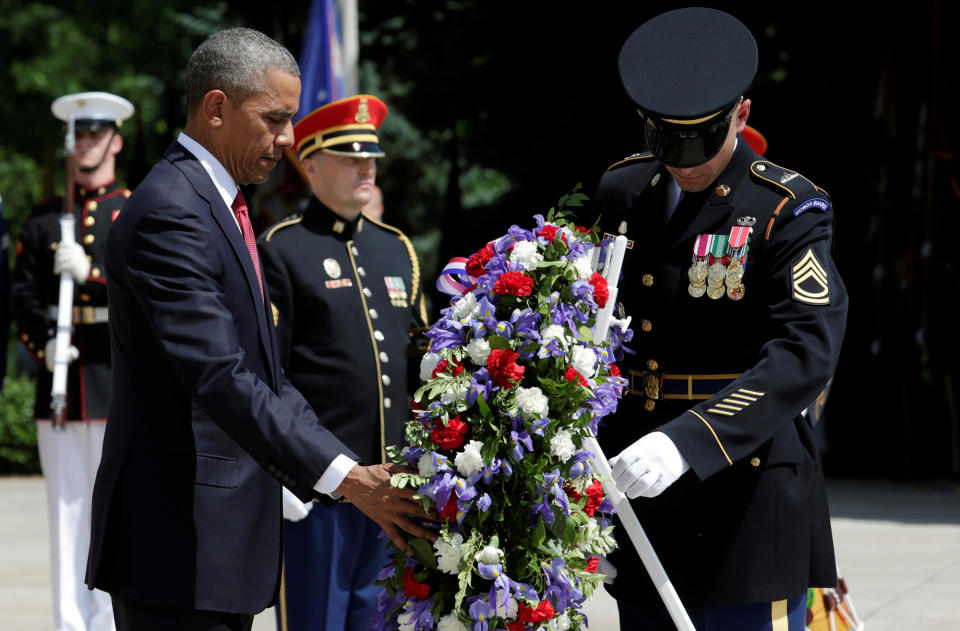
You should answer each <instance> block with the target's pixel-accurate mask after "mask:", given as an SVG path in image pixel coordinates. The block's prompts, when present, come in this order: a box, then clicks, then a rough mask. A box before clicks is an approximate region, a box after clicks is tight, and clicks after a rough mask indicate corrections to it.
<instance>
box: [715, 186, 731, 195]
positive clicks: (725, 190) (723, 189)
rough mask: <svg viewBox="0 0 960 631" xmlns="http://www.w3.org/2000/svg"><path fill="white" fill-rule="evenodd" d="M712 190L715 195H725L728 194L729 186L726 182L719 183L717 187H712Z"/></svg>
mask: <svg viewBox="0 0 960 631" xmlns="http://www.w3.org/2000/svg"><path fill="white" fill-rule="evenodd" d="M713 192H714V193H716V194H717V197H726V196H727V195H729V194H730V187H729V186H727V185H726V184H721V185H720V186H718V187H717V188H715V189H713Z"/></svg>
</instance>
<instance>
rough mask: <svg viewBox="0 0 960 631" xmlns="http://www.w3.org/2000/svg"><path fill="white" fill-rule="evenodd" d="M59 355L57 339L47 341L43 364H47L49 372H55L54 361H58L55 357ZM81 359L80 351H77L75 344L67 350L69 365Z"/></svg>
mask: <svg viewBox="0 0 960 631" xmlns="http://www.w3.org/2000/svg"><path fill="white" fill-rule="evenodd" d="M56 354H57V338H55V337H51V338H50V339H49V340H47V345H46V346H44V347H43V363H44V364H46V366H47V370H49V371H50V372H53V369H54V360H55V359H56V358H55V357H54V355H56ZM78 357H80V351H79V350H77V347H76V346H74V345H73V344H71V345H70V347H69V348H68V349H67V363H68V364H69V363H72V362H73V361H74V360H76V359H77V358H78Z"/></svg>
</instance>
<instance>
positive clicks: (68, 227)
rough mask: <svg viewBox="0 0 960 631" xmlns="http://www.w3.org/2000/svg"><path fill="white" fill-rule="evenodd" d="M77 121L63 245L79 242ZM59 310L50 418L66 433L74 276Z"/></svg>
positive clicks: (63, 276) (66, 281)
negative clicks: (75, 192) (75, 205)
mask: <svg viewBox="0 0 960 631" xmlns="http://www.w3.org/2000/svg"><path fill="white" fill-rule="evenodd" d="M73 121H74V117H73V115H72V114H71V115H70V120H69V121H68V122H67V135H66V138H65V140H64V149H65V151H64V153H65V154H66V169H67V190H66V191H65V192H64V196H63V213H62V214H61V215H60V243H75V242H76V237H75V235H76V227H75V219H74V217H73V188H74V177H75V174H74V165H73V151H74V148H75V142H76V140H75V137H74V125H73ZM57 304H58V306H57V337H56V340H57V341H56V347H55V351H54V355H53V385H52V386H51V388H50V418H51V421H52V425H53V429H54V430H57V431H63V429H64V428H65V423H66V414H67V370H68V365H69V363H70V335H71V328H72V326H73V276H71V275H70V272H61V273H60V299H59V301H58V303H57Z"/></svg>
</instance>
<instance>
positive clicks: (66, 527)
mask: <svg viewBox="0 0 960 631" xmlns="http://www.w3.org/2000/svg"><path fill="white" fill-rule="evenodd" d="M51 109H52V110H53V114H54V115H55V116H56V117H57V118H59V119H60V120H62V121H69V120H70V119H71V118H72V119H73V129H74V137H75V138H74V139H75V150H74V154H73V160H72V163H73V165H74V168H75V172H74V177H75V181H76V185H75V187H74V191H73V195H74V207H73V213H74V219H75V226H76V243H69V242H63V243H61V233H60V223H59V219H60V215H61V214H62V213H63V212H64V200H63V198H62V197H53V198H50V199H47V200H45V201H43V202H40V203H39V204H38V205H37V206H36V207H34V209H33V210H32V211H31V213H30V216H29V217H27V220H26V221H25V222H24V224H23V226H22V227H21V229H20V234H19V238H18V239H17V256H16V264H15V267H14V272H13V283H12V287H11V292H10V295H11V300H12V303H13V314H14V319H15V321H16V323H17V326H18V330H19V338H20V341H21V342H22V343H23V344H24V345H25V346H26V348H27V350H29V351H30V353H31V354H32V355H33V356H34V357H35V358H36V359H37V361H38V362H39V363H40V366H41V368H40V371H39V377H38V379H37V396H36V402H35V407H34V415H35V416H36V419H37V441H38V444H39V449H40V465H41V467H42V469H43V475H44V479H45V480H46V484H47V503H48V509H49V516H50V546H51V550H50V562H51V585H52V588H53V604H54V607H53V612H54V620H55V626H56V629H58V630H61V629H70V630H86V629H91V630H93V629H98V630H99V629H113V628H114V623H113V611H112V609H111V606H110V596H109V595H107V594H105V593H104V592H101V591H99V590H95V591H93V592H91V591H89V590H87V587H86V586H85V585H84V584H83V575H84V569H85V567H86V561H87V548H88V546H89V539H90V505H91V494H92V492H93V482H94V478H95V476H96V473H97V467H98V466H99V464H100V452H101V448H102V445H103V432H104V426H105V421H106V417H107V408H108V406H109V403H110V338H109V335H108V331H107V321H108V314H107V285H106V278H105V276H104V273H103V252H104V243H105V241H106V237H107V231H108V230H109V229H110V225H111V223H113V220H114V219H115V218H116V216H117V214H118V213H119V212H120V209H121V208H122V207H123V204H124V202H125V201H126V199H127V197H129V196H130V191H129V190H128V189H126V188H124V187H123V186H120V185H119V184H117V181H116V176H115V161H116V156H117V154H118V153H119V152H120V150H121V148H122V147H123V138H122V137H121V136H120V134H119V130H120V125H121V124H122V121H124V120H126V119H127V118H129V117H130V116H131V115H132V114H133V105H131V104H130V102H129V101H127V100H126V99H124V98H121V97H119V96H116V95H113V94H108V93H105V92H84V93H81V94H71V95H68V96H63V97H61V98H59V99H57V100H56V101H54V102H53V105H52V107H51ZM62 272H68V273H70V275H72V276H73V278H74V282H75V289H74V295H73V298H74V303H73V304H74V306H73V332H72V335H71V340H70V344H71V346H70V358H71V360H72V362H71V364H70V368H69V372H68V377H67V408H66V416H65V418H66V420H67V423H66V426H65V427H64V428H62V430H57V429H55V428H53V427H52V423H51V410H50V404H51V401H50V389H51V383H52V379H53V374H52V373H53V359H54V358H53V355H54V346H55V328H56V320H57V308H58V299H59V287H60V274H61V273H62Z"/></svg>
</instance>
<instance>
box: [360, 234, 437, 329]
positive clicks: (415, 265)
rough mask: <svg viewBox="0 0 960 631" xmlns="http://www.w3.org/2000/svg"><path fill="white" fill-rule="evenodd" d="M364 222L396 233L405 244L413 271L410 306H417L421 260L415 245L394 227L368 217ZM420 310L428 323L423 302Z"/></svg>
mask: <svg viewBox="0 0 960 631" xmlns="http://www.w3.org/2000/svg"><path fill="white" fill-rule="evenodd" d="M363 221H369V222H370V223H372V224H373V225H375V226H378V227H380V228H383V229H384V230H388V231H390V232H393V233H395V234H396V235H397V238H399V239H400V242H401V243H403V247H405V248H406V249H407V255H408V256H409V257H410V270H411V278H410V284H411V285H413V287H412V288H411V289H410V291H411V294H410V304H411V305H415V304H417V294H418V293H419V292H420V260H419V259H418V258H417V252H416V250H414V249H413V243H412V242H411V241H410V239H408V238H407V235H405V234H403V232H401V231H400V230H399V229H397V228H394V227H393V226H390V225H387V224H385V223H383V222H380V221H377V220H376V219H371V218H370V217H367V216H366V215H364V216H363ZM420 310H421V312H422V314H421V315H422V317H423V320H424V321H426V319H427V317H426V312H425V311H423V310H424V306H423V304H422V302H421V305H420Z"/></svg>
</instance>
